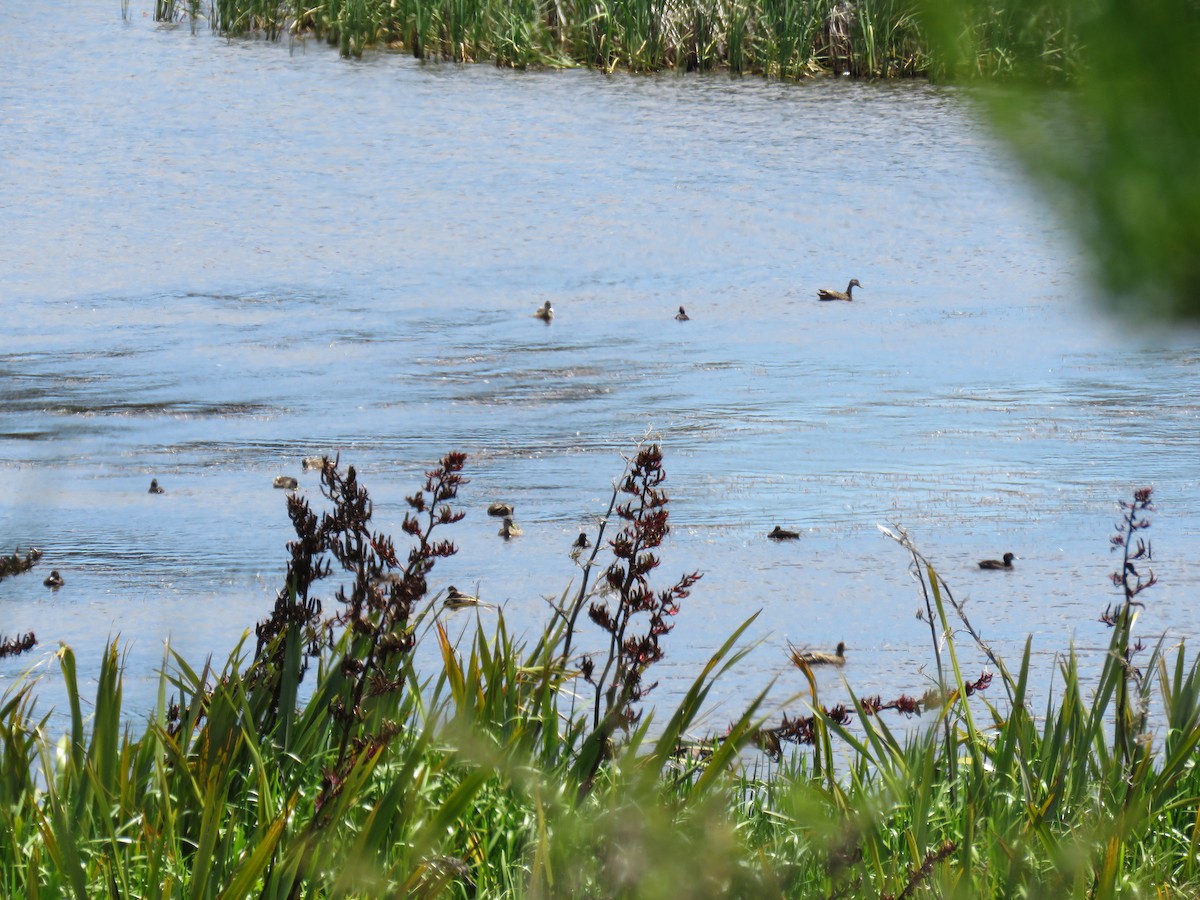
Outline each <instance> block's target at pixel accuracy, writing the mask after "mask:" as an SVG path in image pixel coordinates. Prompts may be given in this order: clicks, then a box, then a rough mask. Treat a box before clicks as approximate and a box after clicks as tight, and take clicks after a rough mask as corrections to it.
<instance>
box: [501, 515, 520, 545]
mask: <svg viewBox="0 0 1200 900" xmlns="http://www.w3.org/2000/svg"><path fill="white" fill-rule="evenodd" d="M524 533H525V532H523V531H522V530H521V526H520V525H518V524H517V523H516V522H514V521H513V520H512V516H505V517H504V524H502V525H501V526H500V530H499V531H498V532H497V534H499V535H500V537H502V538H504V539H505V540H508V539H509V538H515V537H520V536H521V535H522V534H524Z"/></svg>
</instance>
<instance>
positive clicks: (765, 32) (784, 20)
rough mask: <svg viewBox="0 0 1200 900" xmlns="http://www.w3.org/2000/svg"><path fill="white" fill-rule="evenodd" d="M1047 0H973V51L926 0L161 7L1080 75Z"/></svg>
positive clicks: (383, 34)
mask: <svg viewBox="0 0 1200 900" xmlns="http://www.w3.org/2000/svg"><path fill="white" fill-rule="evenodd" d="M1039 2H1042V3H1043V5H1042V6H1039V7H1038V8H1037V9H1036V10H1035V13H1034V14H1033V15H1028V14H1023V15H1022V16H1015V15H1012V14H1009V13H1006V12H1005V10H1004V9H1003V8H995V7H994V6H993V5H990V4H985V3H975V2H972V3H971V4H969V5H968V7H967V9H966V11H965V12H964V13H963V16H964V17H963V20H962V23H961V25H960V27H961V28H962V29H963V31H964V33H965V34H966V35H968V36H969V38H970V40H969V47H970V52H971V54H972V56H971V57H970V59H967V58H965V57H964V56H963V55H962V54H961V53H959V51H958V50H957V49H956V50H955V51H954V52H953V53H950V54H948V55H947V56H945V57H939V56H938V55H936V54H935V53H934V52H933V51H932V50H931V49H930V42H929V41H928V40H927V38H926V35H925V32H924V28H923V26H922V18H923V14H924V10H923V0H856V2H848V0H317V2H313V3H308V4H302V3H299V2H291V0H186V2H181V0H158V3H157V7H156V18H157V19H159V20H173V19H175V18H183V17H188V18H190V19H191V20H192V21H193V23H195V22H196V21H197V20H199V19H202V18H204V16H205V15H206V14H207V18H208V21H209V24H210V25H211V27H212V28H213V30H214V31H216V32H218V33H220V34H225V35H230V36H239V37H240V36H251V35H257V36H261V37H264V38H267V39H270V40H276V39H279V38H281V37H282V36H284V35H290V36H292V37H306V36H311V37H314V38H317V39H319V40H324V41H326V42H328V43H329V44H331V45H333V46H336V47H337V48H338V49H339V51H340V52H341V53H342V54H343V55H345V56H359V55H361V54H362V53H363V52H364V51H366V50H368V49H371V48H376V47H384V46H387V47H391V48H393V49H396V50H401V51H404V52H408V53H411V54H412V55H413V56H415V57H417V58H418V59H423V60H438V59H442V60H453V61H455V62H485V61H489V62H493V63H495V64H496V65H502V66H513V67H517V68H525V67H531V66H537V67H563V66H579V65H581V66H591V67H594V68H597V69H600V70H601V71H605V72H612V71H614V70H617V69H624V70H627V71H630V72H657V71H663V70H671V69H673V70H679V71H713V70H718V69H725V70H728V71H731V72H734V73H746V74H757V75H766V76H769V77H774V78H786V79H797V78H804V77H807V76H810V75H815V74H820V73H833V74H839V75H840V74H843V73H847V74H850V75H853V76H856V77H866V78H905V77H913V76H923V75H938V76H942V75H946V74H958V75H964V74H969V73H975V74H977V75H986V76H994V75H1004V74H1007V73H1009V72H1010V71H1012V70H1013V69H1014V68H1015V67H1016V66H1017V65H1018V63H1019V62H1021V61H1023V60H1025V59H1027V58H1029V52H1028V51H1029V50H1030V49H1031V48H1033V49H1036V51H1037V53H1038V55H1039V58H1040V59H1041V60H1042V65H1043V66H1044V67H1045V69H1046V71H1047V72H1048V73H1050V74H1051V75H1052V76H1062V75H1069V74H1071V73H1073V72H1074V71H1076V70H1077V69H1078V66H1079V63H1078V59H1079V54H1080V49H1081V48H1080V46H1079V44H1080V42H1079V39H1078V36H1077V34H1076V32H1075V30H1074V29H1073V27H1072V26H1073V20H1072V18H1071V16H1070V15H1068V13H1067V12H1065V11H1064V8H1063V7H1062V5H1061V4H1060V3H1058V2H1056V0H1039ZM1035 45H1036V46H1035ZM956 46H966V45H956Z"/></svg>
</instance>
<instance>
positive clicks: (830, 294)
mask: <svg viewBox="0 0 1200 900" xmlns="http://www.w3.org/2000/svg"><path fill="white" fill-rule="evenodd" d="M861 287H862V285H861V284H859V283H858V279H857V278H851V279H850V283H849V284H848V285H846V290H845V291H831V290H829V289H828V288H820V289H819V290H818V291H817V299H819V300H853V299H854V297H853V294H854V289H855V288H861Z"/></svg>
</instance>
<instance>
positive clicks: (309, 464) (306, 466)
mask: <svg viewBox="0 0 1200 900" xmlns="http://www.w3.org/2000/svg"><path fill="white" fill-rule="evenodd" d="M300 467H301V468H302V469H303V470H304V471H305V472H307V471H309V470H310V469H323V468H325V457H323V456H306V457H304V460H303V462H302V463H301V465H300Z"/></svg>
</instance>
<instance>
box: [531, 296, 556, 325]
mask: <svg viewBox="0 0 1200 900" xmlns="http://www.w3.org/2000/svg"><path fill="white" fill-rule="evenodd" d="M533 317H534V318H535V319H541V320H542V321H543V322H549V321H550V320H551V319H553V318H554V307H552V306H551V305H550V301H549V300H547V301H546V302H545V303H544V304H542V308H541V309H539V310H537V311H536V312H534V314H533Z"/></svg>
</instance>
